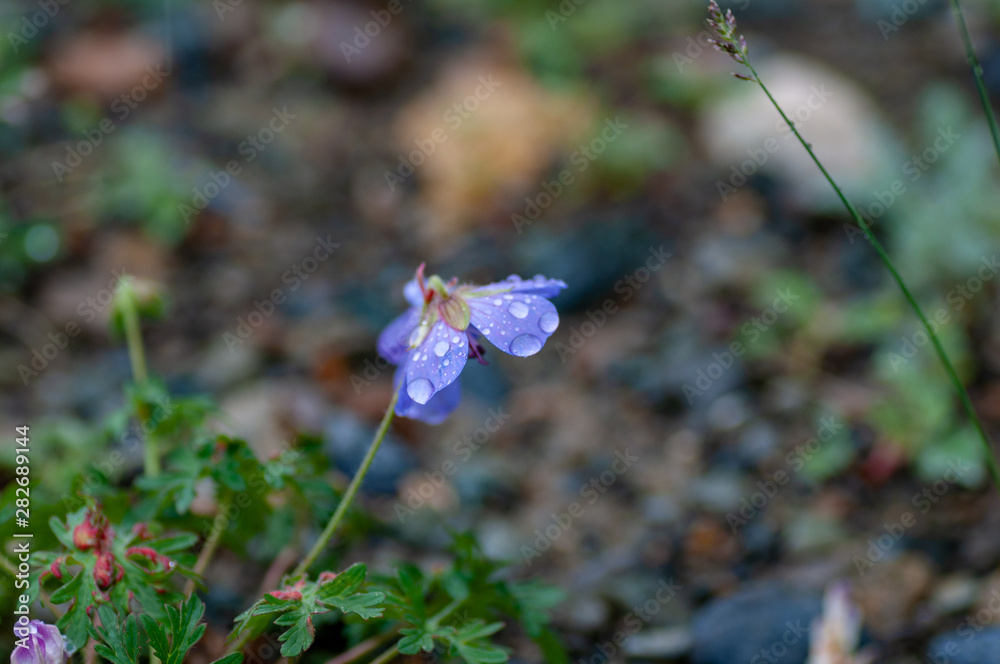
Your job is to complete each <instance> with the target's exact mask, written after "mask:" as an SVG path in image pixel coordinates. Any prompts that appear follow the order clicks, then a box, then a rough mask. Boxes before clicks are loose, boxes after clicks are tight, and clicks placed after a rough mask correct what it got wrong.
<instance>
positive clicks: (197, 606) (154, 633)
mask: <svg viewBox="0 0 1000 664" xmlns="http://www.w3.org/2000/svg"><path fill="white" fill-rule="evenodd" d="M164 608H165V611H166V614H167V621H166V623H167V628H168V629H169V633H170V639H169V640H168V639H167V631H168V630H167V629H164V626H163V625H161V624H160V623H158V622H157V621H156V620H154V619H153V618H152V617H151V616H149V615H143V616H142V627H143V629H144V630H145V631H146V636H147V637H148V638H149V644H150V646H151V647H152V648H153V651H154V652H155V653H156V656H157V657H158V658H159V659H160V661H161V662H163V664H182V663H183V661H184V659H185V658H186V657H187V654H188V651H189V650H191V648H193V647H194V644H196V643H197V642H198V641H199V639H201V637H202V635H203V634H204V633H205V629H206V625H204V624H199V621H200V620H201V617H202V615H203V614H204V613H205V605H204V604H202V602H201V600H200V599H198V597H197V596H194V595H192V596H191V597H189V598H188V599H186V600H185V601H184V602H183V603H182V604H181V606H180V609H178V608H177V607H175V606H170V605H166V606H165V607H164Z"/></svg>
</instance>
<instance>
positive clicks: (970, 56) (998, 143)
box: [951, 0, 1000, 160]
mask: <svg viewBox="0 0 1000 664" xmlns="http://www.w3.org/2000/svg"><path fill="white" fill-rule="evenodd" d="M951 11H952V13H953V14H954V15H955V22H956V23H958V32H959V34H960V35H961V36H962V43H963V44H964V45H965V59H966V60H968V61H969V66H970V67H972V75H973V76H974V77H975V79H976V91H977V92H978V93H979V101H980V103H981V104H982V105H983V111H984V112H985V114H986V121H987V122H988V123H989V125H990V135H991V136H992V137H993V148H994V149H995V150H996V153H997V160H1000V127H997V117H996V114H995V113H994V112H993V106H991V105H990V96H989V93H988V92H987V91H986V83H984V82H983V67H982V65H980V64H979V58H977V57H976V51H975V49H974V48H973V47H972V37H970V36H969V28H968V26H967V25H966V24H965V14H964V13H963V12H962V5H961V4H960V3H959V0H951Z"/></svg>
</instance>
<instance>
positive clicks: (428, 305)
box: [378, 265, 566, 424]
mask: <svg viewBox="0 0 1000 664" xmlns="http://www.w3.org/2000/svg"><path fill="white" fill-rule="evenodd" d="M563 288H566V284H565V283H563V282H562V281H560V280H558V279H546V278H545V277H542V276H541V275H539V276H537V277H535V278H534V279H521V278H520V277H518V276H516V275H511V276H510V277H507V279H505V280H504V281H499V282H496V283H492V284H487V285H485V286H474V285H471V284H462V285H458V284H457V280H456V279H452V280H451V281H449V282H448V283H445V282H444V281H443V280H442V279H441V278H440V277H438V276H436V275H435V276H432V277H430V278H428V279H426V280H425V279H424V266H423V265H421V266H420V267H419V268H418V269H417V275H416V278H414V279H413V280H411V281H410V282H409V283H407V284H406V286H404V288H403V295H404V296H405V297H406V301H407V302H409V303H410V305H411V306H410V308H409V309H408V310H407V311H406V313H404V314H403V315H402V316H400V317H399V318H397V319H396V320H394V321H392V322H391V323H389V325H388V326H387V327H386V328H385V330H383V331H382V334H381V335H379V338H378V351H379V354H381V355H382V356H383V357H384V358H386V359H387V360H389V361H390V362H392V363H393V364H397V365H399V368H398V369H397V370H396V377H395V384H396V387H397V389H399V400H398V401H397V402H396V414H397V415H402V416H403V417H410V418H413V419H418V420H422V421H424V422H428V423H430V424H439V423H440V422H442V421H443V420H444V419H445V418H446V417H447V416H448V414H449V413H451V411H453V410H455V408H456V407H457V406H458V402H459V399H460V398H461V391H460V390H459V387H458V383H457V382H456V379H457V378H458V375H459V374H460V373H461V372H462V369H463V368H464V367H465V362H466V360H467V359H468V358H470V357H474V358H476V359H477V360H478V361H479V362H480V363H482V364H485V363H486V362H485V361H484V360H483V353H484V352H485V351H484V349H483V346H482V345H481V344H480V337H485V338H486V339H488V340H489V341H490V342H491V343H493V345H495V346H496V347H497V348H499V349H500V350H502V351H503V352H505V353H509V354H511V355H516V356H518V357H528V356H529V355H534V354H535V353H537V352H538V351H540V350H541V349H542V346H543V345H544V344H545V340H546V339H548V338H549V336H550V335H551V334H552V333H553V332H555V330H556V328H557V327H559V314H558V313H556V308H555V306H554V305H553V304H552V303H551V302H549V301H548V300H547V299H546V298H549V297H554V296H555V295H558V294H559V291H561V290H562V289H563Z"/></svg>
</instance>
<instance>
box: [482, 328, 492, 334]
mask: <svg viewBox="0 0 1000 664" xmlns="http://www.w3.org/2000/svg"><path fill="white" fill-rule="evenodd" d="M482 333H483V334H489V333H490V328H488V327H484V328H483V329H482Z"/></svg>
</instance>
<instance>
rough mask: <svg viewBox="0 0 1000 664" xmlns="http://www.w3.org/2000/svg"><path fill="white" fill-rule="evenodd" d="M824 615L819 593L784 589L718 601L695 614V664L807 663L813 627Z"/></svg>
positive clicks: (760, 589)
mask: <svg viewBox="0 0 1000 664" xmlns="http://www.w3.org/2000/svg"><path fill="white" fill-rule="evenodd" d="M821 610H822V599H821V597H820V595H819V594H818V593H816V594H811V593H809V592H808V591H802V590H797V589H795V588H792V587H790V586H787V585H784V584H771V585H766V586H761V587H758V588H754V589H751V590H746V591H742V592H739V593H737V594H735V595H732V596H730V597H725V598H723V599H719V600H716V601H714V602H712V603H710V604H708V605H706V606H705V607H703V608H702V609H701V610H699V611H698V613H697V614H696V615H695V618H694V621H693V632H694V650H693V653H692V661H693V662H695V664H733V663H734V662H750V661H767V662H772V663H773V664H804V663H805V661H806V658H807V657H808V656H809V628H810V626H811V624H812V621H813V618H815V617H816V616H818V615H819V614H820V612H821ZM754 658H756V659H754Z"/></svg>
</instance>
